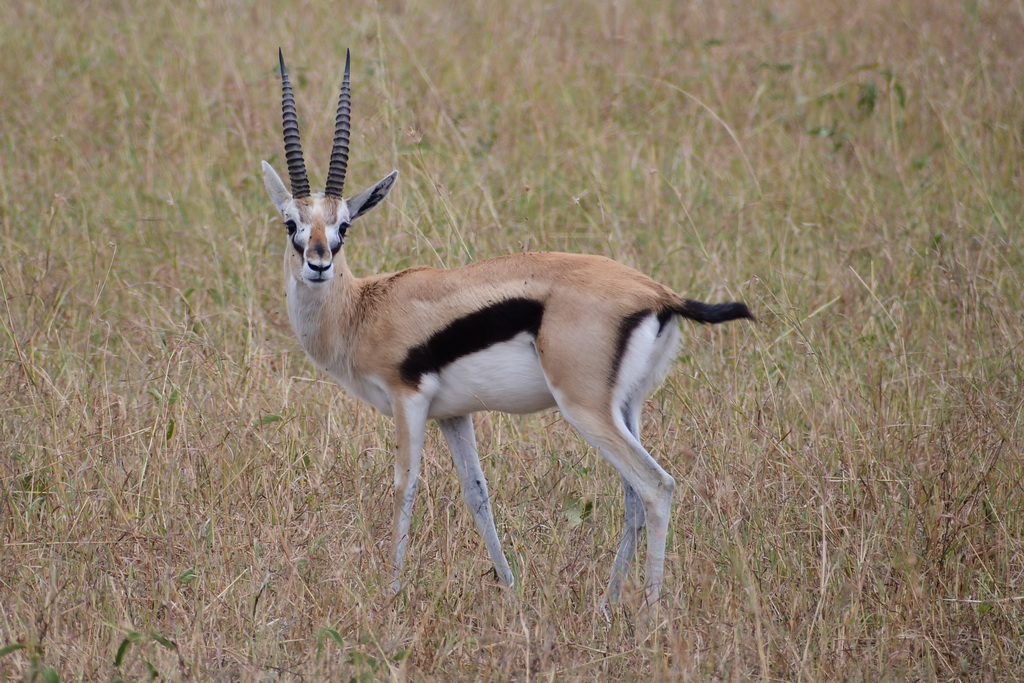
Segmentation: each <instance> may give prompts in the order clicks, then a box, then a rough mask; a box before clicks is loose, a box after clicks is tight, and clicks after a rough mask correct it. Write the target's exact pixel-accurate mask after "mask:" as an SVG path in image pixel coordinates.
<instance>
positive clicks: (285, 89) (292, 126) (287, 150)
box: [277, 48, 309, 199]
mask: <svg viewBox="0 0 1024 683" xmlns="http://www.w3.org/2000/svg"><path fill="white" fill-rule="evenodd" d="M277 58H278V60H279V61H280V62H281V122H282V124H283V126H284V156H285V159H287V160H288V178H289V180H291V183H292V197H294V198H295V199H301V198H302V197H308V196H309V178H307V177H306V163H305V162H304V161H303V160H302V141H301V140H300V139H299V119H298V117H297V116H296V115H295V97H294V96H293V95H292V84H291V83H290V82H289V81H288V69H286V68H285V66H284V54H283V53H282V52H281V49H280V48H278V50H277Z"/></svg>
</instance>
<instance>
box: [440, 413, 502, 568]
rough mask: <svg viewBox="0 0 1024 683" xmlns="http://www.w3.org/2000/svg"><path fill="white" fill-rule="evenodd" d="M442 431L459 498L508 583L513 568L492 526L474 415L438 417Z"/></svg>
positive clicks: (492, 560)
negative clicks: (457, 481) (459, 493)
mask: <svg viewBox="0 0 1024 683" xmlns="http://www.w3.org/2000/svg"><path fill="white" fill-rule="evenodd" d="M437 423H438V424H439V425H440V426H441V433H442V434H444V438H445V441H447V442H448V449H449V450H450V451H451V453H452V460H454V461H455V469H456V471H458V473H459V483H460V484H461V485H462V500H463V501H465V503H466V507H467V508H469V511H470V513H472V515H473V521H475V522H476V528H477V531H479V532H480V535H481V536H482V537H483V539H484V545H486V546H487V552H488V553H489V554H490V556H491V562H493V563H494V570H495V571H496V572H497V573H498V580H499V581H500V582H501V584H502V585H503V586H511V585H512V582H513V578H512V570H511V568H509V566H508V560H507V559H505V553H504V552H502V550H501V541H500V540H499V539H498V531H497V530H496V529H495V528H494V515H493V514H492V512H491V501H490V497H489V496H488V495H487V480H486V479H485V478H484V472H483V469H482V468H481V467H480V456H479V455H478V454H477V450H476V438H475V437H474V436H473V419H472V418H471V417H470V416H469V415H463V416H461V417H452V418H449V419H446V420H438V421H437Z"/></svg>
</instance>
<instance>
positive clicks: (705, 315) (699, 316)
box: [672, 299, 755, 323]
mask: <svg viewBox="0 0 1024 683" xmlns="http://www.w3.org/2000/svg"><path fill="white" fill-rule="evenodd" d="M672 312H673V313H676V314H677V315H680V316H682V317H684V318H689V319H690V320H695V321H697V322H699V323H724V322H728V321H730V320H739V319H741V318H747V319H749V320H755V318H754V315H753V314H752V313H751V312H750V309H749V308H747V305H746V304H745V303H742V302H739V301H730V302H728V303H724V304H706V303H704V302H703V301H694V300H693V299H681V300H680V301H679V305H678V306H675V307H673V309H672Z"/></svg>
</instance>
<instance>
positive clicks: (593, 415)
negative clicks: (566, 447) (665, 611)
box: [537, 311, 679, 605]
mask: <svg viewBox="0 0 1024 683" xmlns="http://www.w3.org/2000/svg"><path fill="white" fill-rule="evenodd" d="M565 315H566V317H568V318H570V319H573V320H574V321H576V323H577V325H576V327H575V329H574V334H575V335H577V336H578V337H579V338H582V339H587V338H594V339H600V338H602V337H606V336H607V333H606V331H605V330H603V329H599V328H598V327H599V326H597V325H591V326H590V327H588V325H587V321H586V320H583V319H581V318H580V317H579V316H578V315H577V314H576V312H575V311H566V312H565ZM627 320H628V319H627ZM625 322H626V321H624V325H625ZM630 325H631V326H632V331H631V332H630V331H629V329H628V328H627V327H625V326H623V327H622V328H620V329H624V330H626V333H627V334H628V337H627V338H626V339H625V340H624V341H625V343H623V344H620V347H621V348H622V349H624V350H623V352H622V355H621V358H620V362H619V363H618V364H617V366H618V367H617V369H616V368H610V369H613V370H615V375H614V377H613V378H612V381H611V382H608V379H607V377H604V376H601V375H599V374H595V373H594V372H593V363H594V362H595V358H594V357H593V356H592V355H587V354H583V353H580V349H579V348H578V347H577V346H574V345H564V344H548V343H547V339H546V337H545V335H544V332H543V330H542V331H541V335H540V336H538V338H537V350H538V354H539V357H540V361H541V367H542V369H543V370H544V377H545V379H546V380H547V383H548V388H549V389H550V390H551V395H552V396H554V398H555V401H556V403H557V404H558V408H559V410H561V411H562V415H564V416H565V418H566V420H568V421H569V423H570V424H572V426H573V427H575V428H576V429H577V430H578V431H579V432H580V434H582V435H583V437H584V438H585V439H586V440H587V441H588V442H589V443H590V444H591V445H592V446H594V447H596V448H597V449H599V450H600V452H601V455H602V456H604V458H605V459H606V460H607V461H608V462H609V463H611V465H612V467H614V468H615V470H616V471H617V472H618V473H619V476H620V477H622V481H623V483H624V486H623V491H624V492H625V496H626V516H627V522H626V530H625V531H624V533H623V538H622V540H621V541H620V543H619V550H618V552H617V553H616V557H615V564H614V565H613V569H612V575H611V579H610V581H609V584H608V594H609V597H612V596H616V597H617V595H618V591H619V588H620V586H621V583H622V577H623V576H624V575H625V572H626V569H627V568H628V566H629V561H630V560H631V559H632V555H633V551H634V549H635V547H636V536H637V533H638V531H639V528H641V527H642V526H644V522H646V527H647V571H646V577H645V579H646V581H645V588H644V593H645V598H646V603H647V605H653V604H654V603H656V602H657V600H658V597H659V595H660V594H661V585H662V582H663V579H664V575H665V542H666V539H667V538H668V523H669V515H670V513H671V508H672V493H673V491H674V490H675V480H674V479H673V478H672V477H671V476H670V475H669V474H668V472H666V471H665V470H664V469H663V468H662V467H661V465H659V464H658V463H657V462H656V461H655V460H654V458H652V457H651V455H650V453H648V452H647V451H646V450H645V449H644V447H643V446H642V445H641V444H640V440H639V439H638V438H637V436H636V434H635V433H634V432H636V431H637V429H636V428H637V426H638V425H637V424H636V423H637V422H638V417H639V415H638V410H639V406H640V402H641V401H643V399H644V398H645V397H646V396H647V395H648V394H649V393H650V391H651V389H653V388H654V385H655V384H656V383H657V382H658V381H660V380H661V378H662V377H663V376H664V372H665V370H666V368H667V367H668V362H669V359H670V358H671V356H672V354H673V353H674V349H675V345H676V342H677V340H678V338H679V333H678V330H677V329H676V328H675V327H674V326H668V327H665V326H664V325H663V323H662V321H661V320H660V319H659V318H658V316H656V315H655V314H654V313H653V312H652V313H651V314H650V315H648V316H646V317H642V318H640V319H637V320H634V321H633V322H631V323H630ZM630 492H632V493H630ZM634 497H635V498H634ZM636 500H638V501H639V505H638V504H637V502H635V501H636ZM638 508H639V509H638ZM641 509H642V511H643V515H642V517H641V514H640V510H641Z"/></svg>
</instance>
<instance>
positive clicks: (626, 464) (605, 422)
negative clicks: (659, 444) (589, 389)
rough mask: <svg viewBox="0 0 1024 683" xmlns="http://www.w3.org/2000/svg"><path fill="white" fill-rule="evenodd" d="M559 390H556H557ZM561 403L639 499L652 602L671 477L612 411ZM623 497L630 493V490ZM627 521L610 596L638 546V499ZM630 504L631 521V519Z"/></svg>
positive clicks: (660, 571) (660, 569) (661, 563)
mask: <svg viewBox="0 0 1024 683" xmlns="http://www.w3.org/2000/svg"><path fill="white" fill-rule="evenodd" d="M556 396H557V395H556ZM559 408H560V409H561V410H562V414H563V415H565V416H566V419H568V421H569V422H570V423H571V424H572V425H573V426H574V427H576V429H577V430H579V432H580V433H581V434H582V435H583V437H584V438H585V439H586V440H587V441H588V442H590V444H591V445H593V446H595V447H597V448H598V449H599V450H600V452H601V455H602V456H604V458H605V459H606V460H607V461H608V462H609V463H611V465H612V467H614V468H615V469H616V471H617V472H618V473H619V475H620V476H621V477H622V480H623V482H624V484H625V486H624V487H623V488H624V490H626V489H627V488H628V489H629V490H631V491H632V492H633V495H634V496H636V498H637V499H638V502H639V503H640V504H641V505H642V510H643V518H642V519H644V520H646V527H647V572H646V573H647V575H646V580H645V586H644V596H645V602H646V604H647V605H649V606H650V605H654V604H655V603H656V602H657V601H658V597H659V596H660V595H661V585H662V582H663V580H664V575H665V542H666V540H667V538H668V523H669V516H670V514H671V510H672V493H673V491H674V490H675V485H676V482H675V480H674V479H673V478H672V477H671V475H669V473H668V472H666V471H665V470H664V469H663V468H662V467H661V465H659V464H658V463H657V462H656V461H655V460H654V458H652V457H651V455H650V453H648V452H647V451H646V450H645V449H644V447H643V446H642V445H640V442H639V441H638V440H637V438H636V437H635V436H633V434H631V433H630V431H629V430H628V429H627V428H626V426H625V423H624V422H623V421H622V419H621V418H620V417H618V416H616V415H615V414H614V413H613V414H612V415H609V414H608V413H607V412H606V411H601V410H592V409H588V408H586V407H585V406H581V405H564V404H563V403H562V402H559ZM626 495H627V500H628V499H629V498H630V495H629V493H627V494H626ZM627 506H628V507H627V513H626V514H627V525H626V530H625V532H624V534H623V539H622V541H621V542H620V545H619V552H618V553H617V554H616V557H615V565H614V566H613V569H612V578H611V581H609V585H608V593H609V598H611V596H612V595H615V596H616V597H617V592H618V590H619V588H620V585H621V581H622V580H621V576H622V575H624V574H625V571H626V569H627V568H628V566H629V562H628V559H631V557H628V556H631V555H632V550H633V549H634V548H635V547H636V534H637V532H638V530H639V527H641V526H643V524H642V522H640V510H637V507H639V506H638V505H637V504H636V503H629V502H627ZM630 510H632V522H633V524H632V525H630V524H629V515H630V514H631V513H630Z"/></svg>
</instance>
